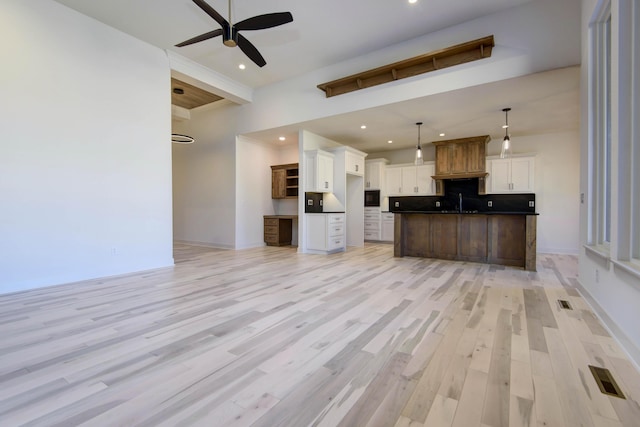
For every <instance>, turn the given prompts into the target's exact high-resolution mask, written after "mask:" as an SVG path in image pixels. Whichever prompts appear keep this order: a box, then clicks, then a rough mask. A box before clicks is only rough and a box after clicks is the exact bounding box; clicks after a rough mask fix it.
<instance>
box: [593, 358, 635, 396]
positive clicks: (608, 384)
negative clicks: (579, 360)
mask: <svg viewBox="0 0 640 427" xmlns="http://www.w3.org/2000/svg"><path fill="white" fill-rule="evenodd" d="M589 369H591V373H592V374H593V377H594V378H595V379H596V382H597V383H598V387H600V391H601V392H603V393H604V394H608V395H609V396H615V397H619V398H621V399H626V397H624V393H622V390H620V387H618V384H617V383H616V380H614V379H613V376H612V375H611V371H609V370H608V369H604V368H598V367H596V366H591V365H589Z"/></svg>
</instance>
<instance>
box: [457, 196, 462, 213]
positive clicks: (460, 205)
mask: <svg viewBox="0 0 640 427" xmlns="http://www.w3.org/2000/svg"><path fill="white" fill-rule="evenodd" d="M458 200H459V205H458V209H459V211H460V213H462V193H458Z"/></svg>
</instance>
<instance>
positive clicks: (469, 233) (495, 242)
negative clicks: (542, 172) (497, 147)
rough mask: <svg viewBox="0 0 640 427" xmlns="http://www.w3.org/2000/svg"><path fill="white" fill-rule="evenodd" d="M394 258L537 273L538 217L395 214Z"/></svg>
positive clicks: (531, 215)
mask: <svg viewBox="0 0 640 427" xmlns="http://www.w3.org/2000/svg"><path fill="white" fill-rule="evenodd" d="M394 227H395V229H394V256H396V257H403V256H414V257H424V258H438V259H448V260H457V261H471V262H483V263H489V264H499V265H508V266H514V267H522V268H524V269H525V270H529V271H536V215H535V214H526V213H523V214H511V213H509V214H477V213H473V214H464V213H463V214H450V213H447V214H438V213H420V212H417V213H415V212H411V213H405V212H396V213H395V221H394Z"/></svg>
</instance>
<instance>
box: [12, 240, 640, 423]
mask: <svg viewBox="0 0 640 427" xmlns="http://www.w3.org/2000/svg"><path fill="white" fill-rule="evenodd" d="M392 254H393V248H392V246H391V245H385V244H366V245H365V247H364V248H350V249H349V250H348V251H347V252H346V253H339V254H334V255H330V256H322V255H299V254H296V252H295V249H293V248H277V247H268V248H258V249H250V250H243V251H225V250H214V249H208V248H199V247H190V246H185V245H176V266H175V267H174V268H167V269H160V270H155V271H152V272H145V273H140V274H131V275H127V276H121V277H114V278H108V279H102V280H90V281H86V282H82V283H75V284H69V285H62V286H56V287H51V288H47V289H39V290H33V291H29V292H23V293H16V294H12V295H5V296H1V297H0V426H19V425H27V426H72V425H88V426H134V425H135V426H189V425H202V426H225V427H226V426H260V427H275V426H295V427H298V426H308V425H313V426H389V427H394V426H397V427H409V426H411V427H417V426H429V427H432V426H434V427H437V426H456V427H457V426H460V427H472V426H478V427H488V426H491V427H501V426H639V425H640V406H639V405H638V401H639V400H638V399H639V398H640V375H639V374H638V372H637V371H636V370H635V369H634V367H633V365H632V364H631V363H630V362H629V360H628V359H627V358H626V356H625V354H624V353H623V352H622V351H621V349H620V348H619V346H618V345H617V344H616V342H615V341H614V339H613V338H611V337H610V336H609V334H608V333H607V331H606V329H605V328H604V327H603V326H602V325H601V323H600V322H599V320H598V319H597V318H596V317H595V316H594V314H593V312H592V311H591V310H590V309H589V307H588V306H587V304H586V303H585V301H584V299H583V298H582V297H581V296H580V294H579V293H578V292H577V290H576V288H575V286H576V283H577V280H576V274H577V260H576V258H575V257H572V256H559V255H553V256H548V255H540V256H539V257H538V272H537V273H533V272H525V271H522V270H519V269H512V268H503V267H496V266H491V265H485V264H473V263H457V262H449V261H442V260H431V259H418V258H393V256H392ZM558 299H564V300H568V301H569V302H570V303H571V305H572V306H573V310H565V309H561V307H560V305H559V304H558V303H557V300H558ZM590 364H591V365H596V366H601V367H606V368H608V369H610V370H611V371H612V372H613V374H614V377H615V379H616V380H617V381H618V383H619V385H620V387H621V388H622V391H623V392H624V393H625V394H626V396H627V400H622V399H619V398H615V397H611V396H607V395H604V394H602V393H601V392H600V391H599V389H598V387H597V385H596V383H595V381H594V379H593V377H592V375H591V373H590V371H589V369H588V365H590Z"/></svg>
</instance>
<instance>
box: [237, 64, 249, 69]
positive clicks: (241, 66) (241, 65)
mask: <svg viewBox="0 0 640 427" xmlns="http://www.w3.org/2000/svg"><path fill="white" fill-rule="evenodd" d="M238 68H240V69H241V70H244V69H245V68H247V66H246V65H244V64H240V65H238Z"/></svg>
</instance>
